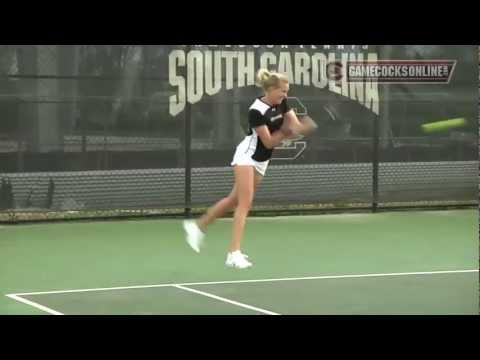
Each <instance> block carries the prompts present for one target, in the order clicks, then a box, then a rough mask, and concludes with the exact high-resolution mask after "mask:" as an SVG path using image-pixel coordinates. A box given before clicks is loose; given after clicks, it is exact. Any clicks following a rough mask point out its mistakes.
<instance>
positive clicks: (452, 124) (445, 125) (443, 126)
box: [422, 118, 467, 133]
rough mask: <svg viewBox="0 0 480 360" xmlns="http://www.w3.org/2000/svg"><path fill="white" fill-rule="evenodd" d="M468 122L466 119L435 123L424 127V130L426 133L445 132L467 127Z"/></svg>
mask: <svg viewBox="0 0 480 360" xmlns="http://www.w3.org/2000/svg"><path fill="white" fill-rule="evenodd" d="M466 124H467V121H466V120H465V119H464V118H458V119H450V120H443V121H435V122H431V123H428V124H423V125H422V130H423V131H424V132H426V133H432V132H437V131H445V130H449V129H453V128H458V127H462V126H465V125H466Z"/></svg>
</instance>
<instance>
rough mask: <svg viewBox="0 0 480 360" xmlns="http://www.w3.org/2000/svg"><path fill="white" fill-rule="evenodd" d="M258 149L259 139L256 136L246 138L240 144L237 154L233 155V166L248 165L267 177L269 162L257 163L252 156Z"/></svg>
mask: <svg viewBox="0 0 480 360" xmlns="http://www.w3.org/2000/svg"><path fill="white" fill-rule="evenodd" d="M256 147H257V137H256V136H255V135H249V136H246V137H245V139H243V140H242V142H241V143H240V144H238V146H237V149H236V150H235V154H234V155H233V161H232V164H231V165H232V166H235V165H247V166H253V167H254V168H255V170H257V172H258V173H260V175H262V176H265V172H266V171H267V167H268V163H269V162H270V160H267V161H256V160H253V159H252V155H253V154H254V153H255V148H256Z"/></svg>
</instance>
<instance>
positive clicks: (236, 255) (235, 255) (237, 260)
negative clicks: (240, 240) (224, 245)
mask: <svg viewBox="0 0 480 360" xmlns="http://www.w3.org/2000/svg"><path fill="white" fill-rule="evenodd" d="M247 258H248V256H247V255H245V254H242V253H241V252H240V251H239V250H237V251H234V252H232V253H228V255H227V261H226V262H225V265H227V266H228V267H233V268H237V269H246V268H249V267H252V266H253V264H252V263H251V262H250V261H248V260H247Z"/></svg>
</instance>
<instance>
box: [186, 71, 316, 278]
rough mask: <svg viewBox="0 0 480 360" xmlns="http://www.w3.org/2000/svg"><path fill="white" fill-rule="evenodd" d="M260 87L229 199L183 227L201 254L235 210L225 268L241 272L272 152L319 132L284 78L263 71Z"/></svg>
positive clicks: (236, 161)
mask: <svg viewBox="0 0 480 360" xmlns="http://www.w3.org/2000/svg"><path fill="white" fill-rule="evenodd" d="M257 85H259V86H260V87H262V89H263V90H264V94H263V95H262V96H259V97H258V98H256V99H255V100H254V101H253V103H252V105H251V106H250V109H249V112H248V120H249V130H248V134H247V135H246V137H245V138H244V139H243V141H242V142H241V143H240V144H239V145H238V146H237V148H236V151H235V154H234V156H233V161H232V163H231V165H232V166H233V170H234V174H235V184H234V185H233V189H232V191H231V192H230V195H228V196H227V197H226V198H223V199H222V200H220V201H218V202H217V203H216V204H215V205H213V206H212V207H211V208H209V209H208V211H207V212H206V213H205V214H204V215H203V216H202V217H201V218H199V219H198V220H186V221H184V223H183V227H184V229H185V232H186V241H187V243H188V244H189V245H190V246H191V247H192V248H193V250H195V251H196V252H200V248H201V246H202V245H203V241H204V237H205V233H206V230H207V228H208V226H209V225H211V224H212V223H213V222H214V221H215V220H216V219H217V218H219V217H221V216H223V215H224V214H225V213H226V212H227V211H229V210H231V209H235V211H234V216H233V229H232V241H231V244H230V250H229V252H228V254H227V260H226V265H227V266H229V267H234V268H239V269H245V268H249V267H251V266H252V263H251V262H250V261H249V260H248V256H247V255H245V254H243V253H242V251H241V245H242V239H243V233H244V229H245V223H246V219H247V216H248V213H249V211H250V209H251V207H252V203H253V198H254V194H255V192H256V190H257V189H258V186H259V185H260V183H261V182H262V179H263V177H264V176H265V172H266V171H267V167H268V164H269V161H270V159H271V157H272V153H273V149H274V148H275V147H276V146H278V145H280V144H281V142H282V141H283V140H285V139H287V138H294V137H296V136H298V135H299V134H302V135H305V134H307V133H309V132H311V131H312V130H314V129H315V128H316V125H315V123H314V122H313V121H311V119H309V121H307V122H300V121H299V120H298V118H297V116H296V114H295V112H294V111H293V110H292V109H290V107H289V106H288V104H287V95H288V91H289V81H288V78H287V77H286V76H285V75H283V74H280V73H275V72H270V71H268V70H266V69H260V70H259V71H258V73H257Z"/></svg>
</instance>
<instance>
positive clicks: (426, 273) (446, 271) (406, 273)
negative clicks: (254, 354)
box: [7, 269, 478, 296]
mask: <svg viewBox="0 0 480 360" xmlns="http://www.w3.org/2000/svg"><path fill="white" fill-rule="evenodd" d="M473 272H478V269H473V270H445V271H422V272H402V273H379V274H358V275H325V276H306V277H292V278H272V279H252V280H230V281H209V282H191V283H171V284H158V285H136V286H121V287H108V288H92V289H76V290H55V291H38V292H28V293H17V294H11V295H19V296H23V295H46V294H67V293H79V292H91V291H111V290H129V289H147V288H157V287H165V286H176V285H180V286H182V285H183V286H194V285H217V284H241V283H257V282H275V281H293V280H321V279H342V278H362V277H382V276H409V275H436V274H456V273H473ZM7 296H9V295H7Z"/></svg>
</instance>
